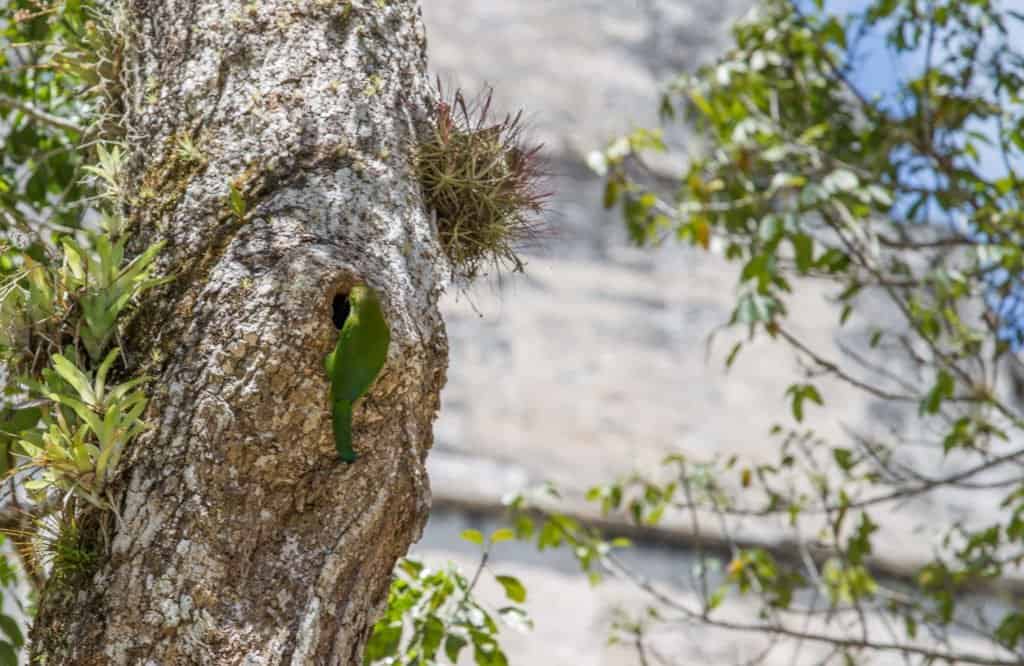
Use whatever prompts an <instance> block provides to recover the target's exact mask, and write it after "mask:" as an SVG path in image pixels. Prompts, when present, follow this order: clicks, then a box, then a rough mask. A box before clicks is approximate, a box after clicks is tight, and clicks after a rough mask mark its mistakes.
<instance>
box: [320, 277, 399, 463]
mask: <svg viewBox="0 0 1024 666" xmlns="http://www.w3.org/2000/svg"><path fill="white" fill-rule="evenodd" d="M348 301H349V306H350V310H349V314H348V318H347V319H346V320H345V323H344V325H342V327H341V333H339V335H338V344H337V345H336V346H335V347H334V350H333V351H332V352H331V353H329V354H328V355H327V358H325V359H324V367H325V369H326V370H327V376H328V378H329V379H330V382H331V409H332V412H333V419H332V420H333V422H334V445H335V446H336V447H337V449H338V455H339V456H341V459H342V460H343V461H345V462H354V461H355V459H356V453H355V450H354V448H353V447H352V408H353V406H354V405H355V402H356V400H358V399H359V398H360V397H362V396H363V395H364V394H365V393H366V392H367V391H369V390H370V387H371V386H372V385H373V382H374V380H375V379H376V378H377V375H378V374H379V373H380V371H381V368H383V367H384V362H385V361H386V360H387V357H388V345H389V344H390V342H391V330H390V329H389V328H388V324H387V321H386V320H385V319H384V312H383V310H381V307H380V300H379V299H378V298H377V294H376V293H374V291H373V290H372V289H370V288H369V287H367V286H365V285H357V286H355V287H353V288H352V291H351V292H350V293H349V296H348Z"/></svg>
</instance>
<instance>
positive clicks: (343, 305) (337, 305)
mask: <svg viewBox="0 0 1024 666" xmlns="http://www.w3.org/2000/svg"><path fill="white" fill-rule="evenodd" d="M351 310H352V306H351V305H349V302H348V293H347V292H346V293H344V294H335V295H334V302H333V303H331V321H333V322H334V328H336V329H338V330H339V331H340V330H341V327H342V326H344V325H345V320H346V319H348V313H349V312H350V311H351Z"/></svg>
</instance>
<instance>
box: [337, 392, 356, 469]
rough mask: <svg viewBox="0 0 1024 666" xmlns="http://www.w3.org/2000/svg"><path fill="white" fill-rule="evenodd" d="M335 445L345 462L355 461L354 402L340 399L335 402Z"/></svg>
mask: <svg viewBox="0 0 1024 666" xmlns="http://www.w3.org/2000/svg"><path fill="white" fill-rule="evenodd" d="M333 411H334V447H335V448H336V449H338V456H339V457H341V460H342V461H343V462H347V463H354V462H355V461H356V452H355V449H353V448H352V403H351V402H349V401H347V400H338V401H337V402H335V403H334V409H333Z"/></svg>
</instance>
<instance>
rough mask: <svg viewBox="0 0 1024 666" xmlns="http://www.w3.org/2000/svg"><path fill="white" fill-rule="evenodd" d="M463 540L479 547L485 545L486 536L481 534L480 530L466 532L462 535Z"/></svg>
mask: <svg viewBox="0 0 1024 666" xmlns="http://www.w3.org/2000/svg"><path fill="white" fill-rule="evenodd" d="M462 539H463V540H464V541H468V542H470V543H475V544H476V545H478V546H482V545H484V535H483V534H481V533H480V530H466V531H464V532H463V533H462Z"/></svg>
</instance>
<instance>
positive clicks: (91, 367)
mask: <svg viewBox="0 0 1024 666" xmlns="http://www.w3.org/2000/svg"><path fill="white" fill-rule="evenodd" d="M118 16H119V15H118V13H117V7H116V5H115V4H113V3H111V4H109V5H108V4H107V3H104V2H102V1H97V2H83V1H80V0H64V1H46V0H11V1H9V2H6V3H4V5H3V8H2V9H0V33H2V38H0V39H2V45H3V48H2V50H0V72H2V76H0V141H2V142H3V150H2V153H0V155H2V156H0V364H2V373H3V380H4V390H3V398H2V401H3V404H2V408H0V464H2V467H3V471H4V472H5V486H6V488H5V492H4V497H3V504H2V505H0V530H3V531H4V532H6V533H8V534H10V535H12V536H13V537H14V540H15V543H16V544H17V545H18V549H17V551H16V553H17V554H18V555H20V556H21V559H22V561H21V564H22V565H23V566H22V567H21V568H22V571H23V573H24V574H26V575H25V576H24V577H21V579H20V581H19V577H18V576H16V574H15V573H14V572H15V568H14V567H13V566H12V565H11V563H10V562H8V561H7V560H6V559H5V560H3V561H2V563H0V585H3V586H4V587H6V588H10V589H12V590H13V589H14V588H16V587H17V586H18V585H19V583H20V584H23V585H25V584H27V585H30V586H32V587H33V588H34V592H38V591H39V586H41V585H42V584H44V583H45V582H47V581H49V583H51V584H57V583H60V584H63V583H66V582H69V581H71V580H81V579H82V578H83V577H82V576H81V575H80V574H83V573H86V572H88V571H89V570H90V568H91V567H92V566H93V563H94V562H95V561H96V558H97V557H98V555H99V550H98V549H97V545H98V544H100V542H99V541H97V540H96V538H95V537H94V536H92V535H88V534H86V530H85V529H84V528H83V525H89V526H90V527H89V529H90V530H92V531H95V530H93V526H98V529H102V528H103V525H105V524H106V522H105V520H104V519H97V518H96V515H101V514H103V513H106V512H108V511H109V510H110V509H111V508H112V507H111V504H110V502H109V501H108V498H107V496H106V493H105V488H106V485H107V484H108V483H109V481H110V480H111V479H112V477H113V475H114V474H115V472H116V467H117V462H118V459H119V458H120V455H121V453H122V452H123V450H124V447H125V446H126V445H127V443H128V442H129V441H130V440H131V439H132V438H133V437H134V436H135V435H137V434H138V433H139V432H141V431H142V430H143V429H144V428H145V423H144V422H143V421H142V418H141V415H142V411H143V410H144V408H145V405H146V396H145V394H144V392H143V390H142V385H143V383H144V381H145V380H144V378H142V377H135V376H133V372H134V370H133V367H132V366H131V365H130V364H129V363H128V360H127V356H126V355H125V354H124V353H123V350H122V349H121V348H120V347H115V346H114V345H113V343H114V342H115V340H117V339H119V335H120V331H121V330H122V328H123V326H124V325H125V322H126V320H127V318H128V317H130V316H131V314H132V312H133V311H134V306H135V304H136V303H137V302H138V299H139V298H140V296H141V295H142V294H143V293H144V292H145V291H147V290H148V289H151V288H152V287H154V286H156V285H158V284H160V283H162V282H163V281H164V280H163V279H158V278H155V277H153V275H152V273H153V261H154V259H155V256H156V254H157V252H159V249H160V248H159V246H153V247H150V248H148V249H147V250H145V251H144V252H143V253H142V254H139V255H138V256H134V257H129V256H126V253H125V245H126V241H127V237H126V235H125V228H124V227H125V225H124V222H123V220H122V219H121V212H122V207H123V204H124V203H125V202H124V200H123V191H122V189H121V184H120V173H121V170H120V167H121V161H122V159H123V150H122V149H121V147H120V146H119V144H118V143H117V141H118V140H119V139H120V137H121V136H122V134H123V132H122V131H121V130H120V126H119V123H118V115H117V111H118V106H117V105H118V103H119V102H118V100H119V90H120V49H121V43H122V38H121V37H120V30H119V28H118ZM90 510H91V511H93V512H96V511H97V510H99V511H100V513H99V514H96V513H93V514H92V515H91V516H90V517H89V518H88V520H86V521H85V522H83V521H82V520H80V518H81V517H82V516H84V515H87V514H88V512H89V511H90ZM10 554H12V555H13V554H15V553H10ZM12 627H13V629H11V628H12ZM9 629H10V630H9ZM14 629H17V623H16V622H15V621H14V619H12V618H9V617H7V616H0V631H2V632H3V633H4V634H5V635H6V638H7V640H6V641H3V640H2V639H0V663H4V664H6V663H11V664H15V663H17V651H18V650H19V649H20V648H21V647H22V646H23V643H24V641H23V640H22V638H21V635H20V633H15V632H14Z"/></svg>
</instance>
